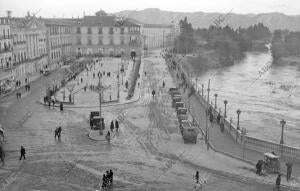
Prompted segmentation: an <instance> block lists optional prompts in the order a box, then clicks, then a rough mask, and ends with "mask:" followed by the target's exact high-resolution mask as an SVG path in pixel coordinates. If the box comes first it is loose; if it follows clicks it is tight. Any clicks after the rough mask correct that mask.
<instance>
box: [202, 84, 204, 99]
mask: <svg viewBox="0 0 300 191" xmlns="http://www.w3.org/2000/svg"><path fill="white" fill-rule="evenodd" d="M201 86H202V92H201V94H202V97H203V94H204V84H202V85H201Z"/></svg>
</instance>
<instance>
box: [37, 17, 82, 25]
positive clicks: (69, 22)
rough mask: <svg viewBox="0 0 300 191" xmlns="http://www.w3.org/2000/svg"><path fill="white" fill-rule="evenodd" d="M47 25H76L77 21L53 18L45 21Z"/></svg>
mask: <svg viewBox="0 0 300 191" xmlns="http://www.w3.org/2000/svg"><path fill="white" fill-rule="evenodd" d="M43 20H44V22H45V24H46V25H60V26H61V25H70V26H71V25H74V24H75V23H76V20H77V19H62V18H53V19H43Z"/></svg>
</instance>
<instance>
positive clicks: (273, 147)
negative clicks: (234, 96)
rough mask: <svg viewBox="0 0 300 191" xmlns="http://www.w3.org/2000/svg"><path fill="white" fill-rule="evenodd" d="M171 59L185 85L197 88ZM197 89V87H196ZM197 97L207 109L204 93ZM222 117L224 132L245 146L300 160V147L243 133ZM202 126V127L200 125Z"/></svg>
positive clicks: (215, 114)
mask: <svg viewBox="0 0 300 191" xmlns="http://www.w3.org/2000/svg"><path fill="white" fill-rule="evenodd" d="M171 61H172V60H171V59H169V60H168V59H166V62H167V63H168V65H169V67H170V68H172V69H177V73H179V74H180V75H179V76H184V79H185V80H184V82H185V85H186V86H187V87H188V88H189V89H191V87H193V88H195V86H194V84H193V82H192V81H191V79H189V78H188V77H187V76H188V75H187V74H186V72H185V71H184V70H183V69H182V67H179V66H178V65H177V67H174V64H173V63H172V62H171ZM195 89H196V90H197V88H195ZM195 96H196V98H197V99H198V101H199V102H200V103H201V105H202V106H203V108H204V109H205V110H206V108H207V100H205V98H204V97H202V95H200V94H199V92H196V93H195ZM208 107H211V108H212V114H213V116H214V118H216V116H218V115H219V112H218V111H217V110H216V109H215V108H214V107H213V106H212V105H211V104H208ZM220 115H221V117H222V118H223V121H224V132H225V133H227V134H228V135H229V136H230V137H231V138H232V139H233V140H235V142H236V143H237V144H239V145H241V146H243V147H244V148H247V149H250V150H254V151H257V152H261V153H265V152H275V153H277V154H279V155H281V156H282V157H283V158H286V159H296V160H300V148H296V147H292V146H288V145H284V144H283V145H282V144H278V143H274V142H271V141H266V140H261V139H258V138H255V137H252V136H247V135H243V134H242V131H240V130H237V128H236V126H235V125H234V124H232V123H231V122H230V121H228V119H227V118H224V117H223V116H222V114H221V113H220ZM200 128H201V127H200ZM201 131H202V133H204V129H201Z"/></svg>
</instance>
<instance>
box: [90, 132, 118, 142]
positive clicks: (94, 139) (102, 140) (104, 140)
mask: <svg viewBox="0 0 300 191" xmlns="http://www.w3.org/2000/svg"><path fill="white" fill-rule="evenodd" d="M94 131H97V132H98V130H90V132H89V133H88V137H89V139H91V140H93V141H101V142H107V140H106V139H105V136H103V139H96V138H93V137H91V133H92V132H94ZM115 136H116V133H115V132H114V133H112V136H111V138H110V139H113V138H114V137H115Z"/></svg>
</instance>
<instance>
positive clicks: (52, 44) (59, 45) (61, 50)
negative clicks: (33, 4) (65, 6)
mask: <svg viewBox="0 0 300 191" xmlns="http://www.w3.org/2000/svg"><path fill="white" fill-rule="evenodd" d="M44 21H45V25H46V28H47V32H46V39H47V40H46V42H47V53H48V66H47V68H48V67H49V68H51V69H53V68H56V67H58V66H59V65H60V64H61V63H63V62H64V61H66V60H67V59H68V58H69V57H70V56H72V52H73V50H72V33H71V31H72V21H69V20H67V19H44Z"/></svg>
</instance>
